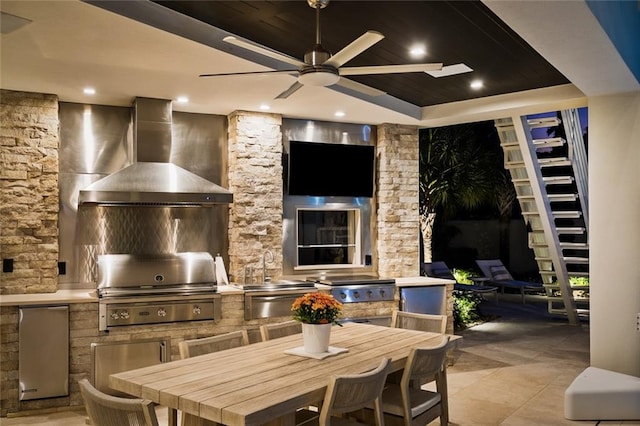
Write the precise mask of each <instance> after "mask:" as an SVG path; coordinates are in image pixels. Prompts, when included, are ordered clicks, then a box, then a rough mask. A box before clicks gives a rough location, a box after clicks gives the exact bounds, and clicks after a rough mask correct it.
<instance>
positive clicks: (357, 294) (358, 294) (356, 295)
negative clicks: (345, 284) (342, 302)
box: [353, 291, 360, 299]
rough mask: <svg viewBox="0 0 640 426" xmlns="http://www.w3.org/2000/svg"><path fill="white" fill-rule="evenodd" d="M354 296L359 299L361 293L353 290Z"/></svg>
mask: <svg viewBox="0 0 640 426" xmlns="http://www.w3.org/2000/svg"><path fill="white" fill-rule="evenodd" d="M353 298H354V299H359V298H360V293H358V292H357V291H354V292H353Z"/></svg>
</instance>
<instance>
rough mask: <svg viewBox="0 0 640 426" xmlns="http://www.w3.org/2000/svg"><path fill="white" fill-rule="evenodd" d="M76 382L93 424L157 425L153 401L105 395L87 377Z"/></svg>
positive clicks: (111, 425) (105, 425)
mask: <svg viewBox="0 0 640 426" xmlns="http://www.w3.org/2000/svg"><path fill="white" fill-rule="evenodd" d="M78 384H79V385H80V393H81V394H82V399H83V400H84V406H85V408H86V410H87V415H88V416H89V419H90V420H91V424H92V425H93V426H126V425H129V426H158V418H157V417H156V412H155V410H154V408H153V407H154V404H153V402H151V401H149V400H147V399H138V398H133V399H130V398H121V397H117V396H112V395H107V394H106V393H103V392H100V391H99V390H98V389H96V388H95V387H93V386H92V385H91V383H89V381H88V380H87V379H82V380H80V381H79V382H78Z"/></svg>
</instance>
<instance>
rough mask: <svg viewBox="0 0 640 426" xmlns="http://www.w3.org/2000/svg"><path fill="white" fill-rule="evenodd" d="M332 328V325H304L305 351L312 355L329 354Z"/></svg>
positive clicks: (303, 339)
mask: <svg viewBox="0 0 640 426" xmlns="http://www.w3.org/2000/svg"><path fill="white" fill-rule="evenodd" d="M331 327H332V324H305V323H302V342H303V344H304V351H305V352H307V353H310V354H319V353H323V352H328V351H329V339H330V337H331Z"/></svg>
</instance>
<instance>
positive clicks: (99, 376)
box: [91, 338, 170, 396]
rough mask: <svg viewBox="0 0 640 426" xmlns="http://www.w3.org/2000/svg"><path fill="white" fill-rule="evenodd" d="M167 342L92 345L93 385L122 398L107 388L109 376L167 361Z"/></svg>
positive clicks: (137, 341)
mask: <svg viewBox="0 0 640 426" xmlns="http://www.w3.org/2000/svg"><path fill="white" fill-rule="evenodd" d="M169 347H170V343H169V340H168V338H167V340H134V341H131V342H114V343H92V344H91V357H92V360H93V385H94V386H95V387H96V388H97V389H98V390H100V391H102V392H104V393H107V394H110V395H115V396H124V395H125V394H123V393H120V392H117V391H115V390H113V389H111V388H110V387H109V375H111V374H115V373H120V372H122V371H127V370H134V369H136V368H142V367H148V366H151V365H156V364H160V363H161V362H165V361H166V360H167V348H169Z"/></svg>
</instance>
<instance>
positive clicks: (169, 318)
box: [97, 252, 221, 331]
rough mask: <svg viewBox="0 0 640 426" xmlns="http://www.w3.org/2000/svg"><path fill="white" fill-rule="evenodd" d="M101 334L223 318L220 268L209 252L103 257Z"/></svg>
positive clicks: (99, 288)
mask: <svg viewBox="0 0 640 426" xmlns="http://www.w3.org/2000/svg"><path fill="white" fill-rule="evenodd" d="M97 264H98V285H97V292H98V297H99V329H100V330H101V331H106V330H108V329H109V328H110V327H115V326H127V325H140V324H160V323H171V322H178V321H199V320H216V319H219V318H220V317H221V306H220V295H219V294H217V284H216V275H215V263H214V260H213V257H212V256H211V255H210V254H209V253H206V252H186V253H177V254H172V255H153V256H145V255H127V254H106V255H101V256H98V261H97Z"/></svg>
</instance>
